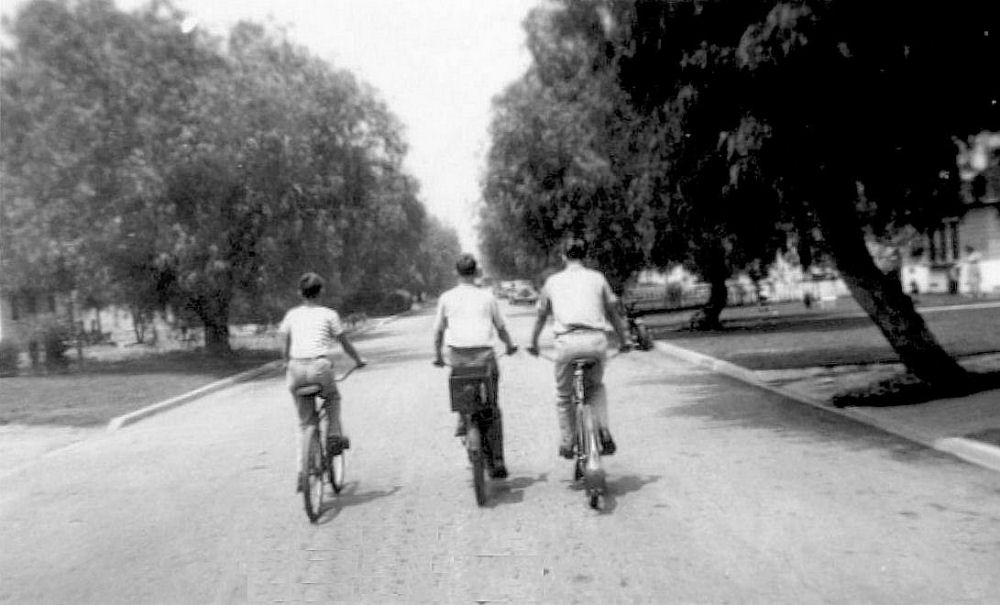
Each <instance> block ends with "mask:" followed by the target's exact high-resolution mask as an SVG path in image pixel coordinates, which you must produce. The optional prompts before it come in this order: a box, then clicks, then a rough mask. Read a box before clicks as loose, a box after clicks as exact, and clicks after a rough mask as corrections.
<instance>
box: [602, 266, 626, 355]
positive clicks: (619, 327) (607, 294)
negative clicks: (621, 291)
mask: <svg viewBox="0 0 1000 605" xmlns="http://www.w3.org/2000/svg"><path fill="white" fill-rule="evenodd" d="M604 313H605V314H606V315H607V316H608V319H609V320H610V321H611V326H612V327H613V328H614V329H615V334H617V335H618V342H619V343H621V345H622V346H623V347H625V346H627V345H629V344H630V341H629V333H628V327H627V326H626V325H625V319H624V318H623V317H622V314H621V311H620V309H619V305H618V298H617V297H616V296H615V295H614V293H613V292H612V291H611V286H609V285H608V284H607V281H605V283H604Z"/></svg>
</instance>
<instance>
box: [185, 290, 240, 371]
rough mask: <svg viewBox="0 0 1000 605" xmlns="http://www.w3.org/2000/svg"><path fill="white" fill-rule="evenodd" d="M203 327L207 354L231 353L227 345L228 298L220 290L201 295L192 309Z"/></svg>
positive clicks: (222, 354)
mask: <svg viewBox="0 0 1000 605" xmlns="http://www.w3.org/2000/svg"><path fill="white" fill-rule="evenodd" d="M192 310H193V311H194V312H195V313H196V314H197V315H198V318H199V319H201V323H202V325H203V326H204V327H205V352H206V353H208V354H209V355H218V356H228V355H232V352H233V350H232V348H231V347H230V346H229V298H228V296H226V295H225V294H224V293H222V292H217V293H215V294H214V295H212V296H207V297H202V298H201V299H200V300H198V301H197V302H196V303H195V305H193V309H192Z"/></svg>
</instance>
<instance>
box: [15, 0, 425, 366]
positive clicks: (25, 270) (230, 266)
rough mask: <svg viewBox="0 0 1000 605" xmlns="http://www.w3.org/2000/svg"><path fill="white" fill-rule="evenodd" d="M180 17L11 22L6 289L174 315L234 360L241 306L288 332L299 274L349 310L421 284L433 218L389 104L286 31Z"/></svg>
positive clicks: (165, 13) (145, 14)
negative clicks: (354, 301)
mask: <svg viewBox="0 0 1000 605" xmlns="http://www.w3.org/2000/svg"><path fill="white" fill-rule="evenodd" d="M182 18H183V15H182V14H181V13H180V12H178V11H176V10H174V9H173V8H172V7H171V6H170V5H169V4H168V3H165V2H155V3H153V4H150V5H149V6H148V7H146V8H144V9H141V10H139V11H136V12H135V13H130V14H126V13H123V12H120V11H118V10H116V9H115V8H114V6H113V5H112V4H111V3H110V2H106V1H103V0H83V1H81V2H78V3H73V4H69V3H67V2H58V1H50V0H35V1H34V2H32V3H29V4H28V5H26V6H25V8H24V9H22V11H21V13H19V14H18V16H17V18H16V19H15V20H14V21H13V22H12V26H11V33H12V38H13V40H14V41H15V46H14V49H13V50H12V51H11V52H9V53H8V52H5V53H4V71H3V83H2V84H3V85H2V89H3V102H4V114H3V120H4V122H3V127H4V129H5V136H4V139H3V153H2V169H3V179H4V204H3V213H4V215H3V219H4V220H3V221H2V224H3V229H4V231H3V236H4V237H3V239H4V242H3V249H2V250H0V252H2V253H3V263H4V272H3V275H4V280H5V282H9V283H10V284H11V285H12V287H18V286H19V285H20V286H23V285H25V284H33V283H40V282H44V283H51V284H58V285H60V286H61V287H62V288H64V290H66V291H68V290H71V289H76V290H81V289H84V288H89V289H90V290H91V291H89V292H86V293H85V294H86V298H88V299H91V300H94V301H102V302H118V303H128V304H130V305H131V306H133V308H135V309H136V313H137V316H139V317H142V316H144V315H146V314H148V313H150V312H152V311H154V310H157V309H165V308H171V309H173V310H174V311H175V312H176V313H181V314H187V315H189V316H193V317H196V318H197V319H198V320H199V321H200V322H201V323H202V324H203V325H204V326H205V329H206V330H205V332H206V345H207V348H208V349H209V350H210V351H212V352H215V353H227V352H228V351H229V342H228V325H229V321H230V315H231V312H232V307H233V302H234V300H236V301H238V302H239V306H240V309H241V313H244V314H245V312H246V309H248V308H251V307H254V306H258V307H260V308H263V309H266V310H265V311H264V312H263V313H261V314H260V315H261V316H265V317H269V316H273V313H274V309H277V308H280V307H281V306H284V305H287V304H288V303H290V302H291V300H290V298H291V296H293V294H292V293H293V291H294V282H293V278H292V277H290V276H296V275H298V274H299V273H301V272H302V271H304V270H314V271H317V272H319V273H321V274H323V275H325V276H326V277H327V278H328V280H329V282H330V284H331V286H332V288H331V290H333V291H334V295H335V296H338V297H340V298H343V297H344V296H346V295H349V294H351V293H353V292H355V291H357V290H360V289H363V288H369V287H374V288H389V287H398V286H399V285H401V284H403V283H405V282H406V281H408V280H410V279H412V277H413V273H414V258H415V257H416V254H417V250H418V249H419V246H420V244H421V241H422V238H423V236H424V233H423V228H424V224H425V223H424V219H425V211H424V208H423V206H422V204H421V203H420V201H419V199H418V197H417V196H418V193H419V192H418V187H417V184H416V182H415V181H414V180H413V179H412V177H410V176H409V175H407V174H406V173H405V172H404V171H403V169H402V159H403V156H404V154H405V152H406V145H405V143H404V142H403V140H402V137H401V136H400V130H401V129H400V127H399V124H398V121H397V120H396V119H395V118H394V117H393V116H392V115H391V113H390V112H389V111H388V109H387V108H386V107H385V105H384V103H382V102H381V101H380V100H379V99H378V97H377V94H376V93H375V92H374V91H373V90H372V89H370V88H369V87H367V86H365V85H363V84H360V83H358V82H357V81H356V80H355V78H354V77H353V76H352V75H351V74H349V73H347V72H343V71H339V70H335V69H333V68H332V67H331V66H330V65H329V64H327V63H325V62H323V61H320V60H318V59H316V58H314V57H312V56H311V55H310V54H309V53H308V52H307V51H306V50H304V49H302V48H300V47H297V46H295V45H294V44H292V43H291V42H289V41H288V39H287V38H286V37H284V36H283V35H282V34H281V32H273V31H270V30H268V29H267V28H265V27H263V26H260V25H256V24H252V23H241V24H238V25H237V26H235V27H234V28H233V30H232V31H231V32H230V35H229V36H228V38H227V39H226V40H224V41H222V40H217V39H214V38H212V37H210V36H209V35H207V34H205V33H202V32H200V31H199V30H195V31H194V32H191V33H185V30H183V29H182V27H181V22H182ZM8 135H9V136H8ZM8 269H9V270H8ZM67 276H68V277H69V278H68V279H67Z"/></svg>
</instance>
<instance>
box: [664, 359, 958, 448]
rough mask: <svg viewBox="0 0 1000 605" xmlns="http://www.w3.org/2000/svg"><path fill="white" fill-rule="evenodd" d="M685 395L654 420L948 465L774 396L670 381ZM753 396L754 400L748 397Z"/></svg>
mask: <svg viewBox="0 0 1000 605" xmlns="http://www.w3.org/2000/svg"><path fill="white" fill-rule="evenodd" d="M670 382H674V383H675V384H678V385H679V386H682V387H683V388H685V389H686V392H685V395H684V399H685V403H682V404H676V403H674V404H668V405H665V406H663V407H661V408H660V409H659V410H658V411H657V412H655V413H656V414H657V415H658V416H661V417H665V418H680V417H686V418H696V419H700V420H703V421H705V427H706V429H705V430H716V431H731V430H734V429H735V430H740V429H745V430H749V431H761V430H763V431H768V432H769V433H770V434H772V435H773V436H774V437H777V438H780V439H788V440H794V441H798V442H804V443H836V444H838V445H840V446H842V447H844V448H848V449H850V450H853V451H864V450H879V451H881V452H883V453H884V454H885V455H886V456H888V457H890V458H893V459H895V460H899V461H904V462H908V463H940V464H953V463H955V459H954V458H952V457H951V456H948V455H946V454H943V453H941V452H938V451H936V450H933V449H930V448H927V447H925V446H923V445H920V444H918V443H914V442H912V441H909V440H907V439H903V438H901V437H897V436H895V435H892V434H890V433H886V432H884V431H882V430H881V429H878V428H875V427H873V426H870V425H867V424H864V423H862V422H859V421H855V420H852V419H850V418H845V417H843V416H840V415H838V414H836V413H835V412H833V410H832V409H831V411H830V412H827V411H825V410H822V409H818V408H815V407H812V406H809V405H805V404H803V403H800V402H798V401H795V400H792V399H789V398H788V397H785V396H783V395H781V394H778V393H772V392H770V391H766V390H763V389H758V388H757V387H753V386H748V385H745V384H743V383H741V382H739V381H737V380H735V379H731V378H728V377H724V376H718V377H715V378H713V379H708V378H707V377H706V380H704V381H691V380H688V381H682V382H681V381H673V380H672V379H669V378H668V380H667V381H664V383H670ZM748 391H749V393H752V392H753V391H756V393H754V394H753V396H748V395H749V393H748Z"/></svg>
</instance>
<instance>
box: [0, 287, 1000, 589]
mask: <svg viewBox="0 0 1000 605" xmlns="http://www.w3.org/2000/svg"><path fill="white" fill-rule="evenodd" d="M505 313H506V314H507V316H508V319H509V321H510V322H511V328H512V329H511V332H512V334H513V336H514V338H515V340H517V341H518V342H519V343H520V344H521V345H526V344H527V339H528V336H529V334H530V325H531V313H530V311H529V310H528V309H526V308H523V307H521V308H513V307H505ZM430 328H431V315H430V314H429V313H427V312H425V313H422V314H417V315H413V316H408V317H404V318H401V319H398V320H396V321H394V322H392V323H389V324H387V325H386V326H384V327H382V328H381V329H380V330H379V331H378V332H377V333H373V334H371V335H370V336H369V337H368V338H366V339H365V340H363V341H361V342H359V343H358V347H359V349H360V350H361V351H362V353H363V354H364V355H365V356H366V357H368V358H369V360H370V361H371V366H369V367H368V368H365V369H363V370H361V371H359V372H356V373H354V374H353V375H352V376H351V377H350V378H349V379H348V380H347V381H346V382H345V383H344V384H343V385H342V392H343V396H344V421H345V425H346V427H347V431H348V434H349V435H350V436H351V438H352V441H353V448H352V449H351V450H350V451H349V456H348V485H347V487H346V489H345V491H344V492H343V493H342V494H341V495H340V496H339V497H338V498H337V499H335V500H334V501H333V505H332V506H331V507H330V508H329V509H328V510H327V511H326V512H325V514H324V516H323V517H322V519H321V520H320V522H319V523H318V524H316V525H313V524H310V523H309V522H308V520H307V519H306V516H305V513H304V511H303V508H302V502H301V498H300V497H299V496H298V495H297V494H296V493H295V492H294V481H295V479H294V475H295V473H294V471H295V451H294V448H295V440H294V437H295V435H294V431H295V424H296V423H295V418H294V412H293V408H292V404H291V403H290V400H289V396H288V394H287V392H286V391H285V389H284V385H283V382H282V379H281V378H280V377H279V376H277V375H272V376H269V377H265V378H262V379H260V380H257V381H254V382H250V383H245V384H241V385H238V386H236V387H233V388H231V389H227V390H224V391H221V392H218V393H215V394H213V395H210V396H208V397H205V398H204V399H201V400H198V401H195V402H193V403H190V404H188V405H185V406H183V407H181V408H178V409H175V410H172V411H170V412H166V413H163V414H161V415H158V416H155V417H152V418H150V419H148V420H144V421H142V422H140V423H138V424H136V425H134V426H129V427H127V428H125V429H122V430H120V431H118V432H114V433H108V434H105V435H102V436H100V437H97V438H94V439H91V440H88V441H85V442H83V443H80V444H77V445H75V446H72V447H70V448H67V449H63V450H60V451H58V452H55V453H53V454H51V455H48V456H46V457H44V458H41V459H39V460H38V461H37V462H36V463H34V464H32V465H31V466H29V467H27V468H24V469H22V470H21V471H20V472H18V473H15V474H12V475H9V476H7V477H5V478H3V479H2V480H0V601H3V602H11V603H74V604H75V603H101V604H104V603H128V604H133V603H242V602H254V603H257V602H260V603H288V602H320V603H324V602H326V603H329V602H345V603H413V602H421V603H507V602H510V603H797V604H798V603H907V604H911V603H959V602H961V603H987V602H994V603H995V602H997V599H998V598H1000V597H998V595H1000V474H997V473H993V472H991V471H987V470H984V469H981V468H978V467H975V466H971V465H968V464H965V463H962V462H959V461H957V460H955V459H952V458H950V457H948V456H945V455H943V454H939V453H937V452H934V451H931V450H927V449H924V448H922V447H919V446H916V445H912V444H910V443H908V442H905V441H902V440H899V439H897V438H894V437H891V436H888V435H886V434H884V433H881V432H879V431H877V430H874V429H871V428H868V427H865V426H862V425H858V424H855V423H853V422H851V421H848V420H845V419H843V418H840V417H837V416H833V415H827V414H824V413H822V412H820V411H817V410H814V409H812V408H807V407H803V406H801V405H800V404H797V403H795V402H792V401H788V400H785V399H783V398H782V397H780V396H778V395H776V394H772V393H768V392H764V391H761V390H758V389H755V388H753V387H749V386H746V385H743V384H741V383H738V382H734V381H732V380H730V379H727V378H724V377H721V376H717V375H714V374H711V373H708V372H706V371H704V370H702V369H699V368H695V367H693V366H690V365H687V364H685V363H683V362H680V361H677V360H674V359H672V358H670V357H667V356H664V355H663V354H661V353H657V352H649V353H640V352H635V353H631V354H629V355H626V356H622V357H619V358H617V359H615V360H613V361H612V362H611V364H610V366H609V368H608V371H607V384H608V389H609V399H610V402H611V422H612V428H613V431H614V434H615V436H616V439H617V441H618V446H619V452H618V454H616V455H615V456H613V457H609V458H605V462H606V468H607V471H608V477H609V485H610V489H611V495H610V497H609V501H608V507H607V510H605V511H602V512H595V511H592V510H590V509H588V508H587V506H586V499H585V496H584V494H583V492H582V491H581V490H580V489H578V488H577V487H575V486H574V485H573V483H572V482H571V481H570V479H571V474H572V469H571V466H570V463H569V462H567V461H565V460H562V459H560V458H558V457H557V455H556V449H557V447H556V445H557V428H556V417H555V409H554V403H553V378H552V368H551V365H550V364H549V363H548V362H546V361H544V360H540V359H535V358H532V357H529V356H528V355H527V354H525V353H520V354H518V355H517V356H515V357H512V358H504V359H502V360H501V373H502V376H501V393H500V397H501V405H502V407H503V410H504V414H505V415H504V421H505V432H506V437H507V448H506V450H507V463H508V467H509V469H510V473H511V476H510V478H509V479H508V480H506V481H497V482H492V483H491V485H490V490H491V493H490V500H489V504H488V505H487V506H486V507H483V508H479V507H477V506H476V504H475V499H474V495H473V491H472V486H471V473H470V472H469V469H468V465H467V461H466V457H465V454H464V450H463V449H462V447H461V445H460V443H459V441H458V440H457V439H456V438H454V437H453V436H452V432H453V430H454V418H453V416H452V414H451V412H450V409H449V405H448V400H447V397H448V392H447V371H446V370H441V369H437V368H434V367H432V366H431V342H432V336H431V334H430Z"/></svg>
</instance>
